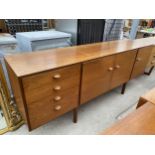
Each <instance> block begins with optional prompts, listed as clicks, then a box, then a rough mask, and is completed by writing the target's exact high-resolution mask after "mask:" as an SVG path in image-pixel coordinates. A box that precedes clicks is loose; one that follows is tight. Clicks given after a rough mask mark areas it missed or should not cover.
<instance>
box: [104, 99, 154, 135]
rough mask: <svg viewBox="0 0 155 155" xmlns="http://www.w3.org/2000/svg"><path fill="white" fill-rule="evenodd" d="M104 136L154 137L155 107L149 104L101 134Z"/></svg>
mask: <svg viewBox="0 0 155 155" xmlns="http://www.w3.org/2000/svg"><path fill="white" fill-rule="evenodd" d="M101 134H102V135H154V134H155V105H154V104H152V103H150V102H147V103H146V104H145V105H143V106H141V107H140V108H138V109H137V110H135V111H134V112H132V113H131V114H129V115H128V116H127V117H125V118H124V119H122V120H120V121H118V122H117V123H115V124H114V125H113V126H112V127H110V128H108V129H106V130H105V131H103V132H102V133H101Z"/></svg>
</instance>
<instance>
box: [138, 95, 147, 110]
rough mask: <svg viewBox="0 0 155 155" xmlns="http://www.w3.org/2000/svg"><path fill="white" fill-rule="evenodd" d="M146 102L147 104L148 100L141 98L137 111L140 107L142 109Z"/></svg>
mask: <svg viewBox="0 0 155 155" xmlns="http://www.w3.org/2000/svg"><path fill="white" fill-rule="evenodd" d="M146 102H147V100H146V99H144V98H142V97H140V99H139V101H138V104H137V107H136V109H138V108H139V107H141V106H142V105H144V104H145V103H146Z"/></svg>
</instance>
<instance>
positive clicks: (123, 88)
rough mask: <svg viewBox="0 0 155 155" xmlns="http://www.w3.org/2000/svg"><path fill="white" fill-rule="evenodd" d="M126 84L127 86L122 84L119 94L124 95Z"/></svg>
mask: <svg viewBox="0 0 155 155" xmlns="http://www.w3.org/2000/svg"><path fill="white" fill-rule="evenodd" d="M126 84H127V83H124V84H123V86H122V91H121V94H124V93H125V88H126Z"/></svg>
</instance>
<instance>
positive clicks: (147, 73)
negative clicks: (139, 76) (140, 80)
mask: <svg viewBox="0 0 155 155" xmlns="http://www.w3.org/2000/svg"><path fill="white" fill-rule="evenodd" d="M153 68H154V66H152V67H151V68H150V70H149V72H144V74H145V75H150V74H151V73H152V71H153Z"/></svg>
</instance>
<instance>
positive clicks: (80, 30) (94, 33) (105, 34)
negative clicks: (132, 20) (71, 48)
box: [55, 19, 124, 45]
mask: <svg viewBox="0 0 155 155" xmlns="http://www.w3.org/2000/svg"><path fill="white" fill-rule="evenodd" d="M123 25H124V20H121V19H107V20H105V19H56V20H55V29H56V30H58V31H63V32H67V33H71V34H72V43H73V45H81V44H88V43H95V42H102V41H110V40H119V39H120V37H121V33H122V32H123Z"/></svg>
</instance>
